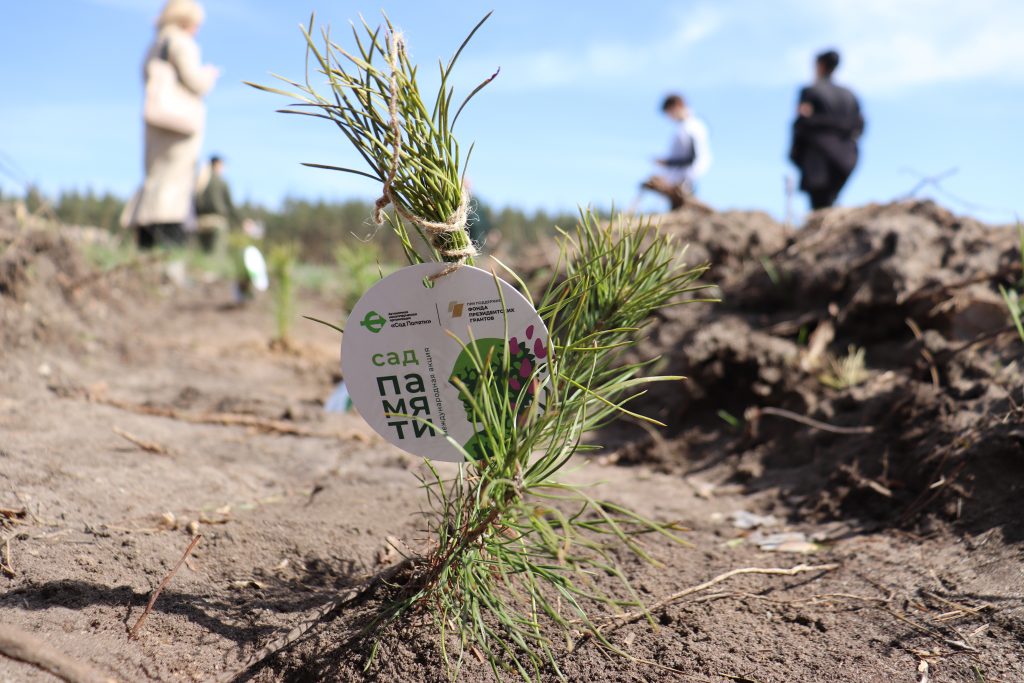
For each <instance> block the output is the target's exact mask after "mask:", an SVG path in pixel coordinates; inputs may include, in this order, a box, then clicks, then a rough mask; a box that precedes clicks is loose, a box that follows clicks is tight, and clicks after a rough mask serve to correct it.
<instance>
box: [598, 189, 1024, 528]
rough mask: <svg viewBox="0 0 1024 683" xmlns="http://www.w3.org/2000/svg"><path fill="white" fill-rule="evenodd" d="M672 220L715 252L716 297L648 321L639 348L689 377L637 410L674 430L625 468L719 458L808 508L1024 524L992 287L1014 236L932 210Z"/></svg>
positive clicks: (1018, 439) (1017, 432) (1007, 366)
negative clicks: (798, 225)
mask: <svg viewBox="0 0 1024 683" xmlns="http://www.w3.org/2000/svg"><path fill="white" fill-rule="evenodd" d="M708 225H713V226H716V227H714V228H713V229H711V232H710V233H709V232H708V230H709V228H708V227H707V226H708ZM672 230H673V231H674V232H675V233H676V234H678V235H679V237H680V239H681V240H683V241H688V242H690V244H691V250H692V251H691V253H695V254H703V253H707V254H709V255H710V256H712V258H717V259H718V266H717V268H716V269H715V270H714V271H712V272H711V274H710V275H709V280H710V281H711V282H714V283H715V284H717V285H718V287H719V288H720V291H721V297H722V302H721V303H718V304H689V305H685V306H680V307H677V308H674V309H669V310H668V311H667V312H665V313H664V314H663V315H662V316H661V319H660V320H659V322H658V324H656V325H655V326H653V327H652V328H651V330H650V334H649V338H648V340H647V341H646V342H645V343H644V344H643V345H642V348H641V349H639V353H640V354H641V355H642V356H646V357H650V356H655V355H660V356H661V357H662V360H661V361H660V362H659V363H658V365H657V366H656V370H657V371H658V372H659V373H669V374H681V375H685V376H686V377H688V380H687V381H686V382H683V383H681V384H676V383H673V384H671V385H660V386H659V387H657V388H655V390H654V391H652V392H651V393H650V394H649V395H648V396H646V397H643V398H642V399H641V401H640V403H641V406H640V407H641V408H642V409H646V410H647V411H648V412H649V413H652V414H653V415H654V416H655V417H657V418H658V419H660V420H661V421H663V422H665V423H666V424H667V425H669V430H670V434H671V438H670V440H669V441H668V442H667V443H666V442H664V441H663V440H662V439H660V438H655V437H652V436H650V435H647V434H643V435H642V436H640V438H639V441H637V442H635V443H632V444H628V445H625V446H623V447H622V449H621V450H620V452H619V455H618V457H619V461H620V462H655V463H657V466H659V467H660V468H662V469H665V470H668V471H693V470H696V469H702V468H707V467H711V466H713V465H716V464H721V463H725V464H727V465H729V466H730V467H731V472H732V475H731V476H732V479H733V480H735V481H739V482H742V483H743V484H744V485H745V486H747V487H749V488H751V489H764V488H770V487H776V488H777V489H778V490H779V493H780V495H781V496H782V497H783V498H784V499H785V500H786V501H787V502H788V503H789V504H790V505H792V506H793V509H794V514H797V515H800V516H803V517H808V516H811V517H813V516H822V517H855V518H860V519H862V520H869V521H871V522H874V523H885V524H893V523H896V524H904V523H909V522H921V523H925V524H929V523H931V520H932V518H933V516H935V515H937V516H939V517H941V518H944V519H947V520H951V521H953V520H959V521H961V522H966V523H968V524H980V525H988V526H992V525H993V524H996V525H1004V526H1005V527H1006V528H1005V529H1004V530H1005V531H1006V532H1007V533H1008V534H1009V536H1011V537H1016V538H1020V537H1022V535H1024V525H1021V522H1020V520H1019V518H1018V516H1017V515H1016V514H1014V513H1011V512H1010V510H1011V509H1012V505H1010V502H1011V501H1012V500H1013V499H1014V497H1015V496H1017V495H1018V493H1017V489H1018V487H1019V485H1020V482H1021V481H1024V411H1022V409H1021V407H1020V404H1021V403H1022V402H1024V396H1021V386H1022V382H1024V374H1022V367H1021V352H1022V346H1021V341H1020V340H1019V339H1017V338H1016V334H1015V331H1014V330H1013V329H1012V328H1011V327H1010V325H1009V318H1008V314H1007V311H1006V309H1005V307H1004V305H1003V301H1002V299H1001V297H1000V295H999V293H998V286H999V285H1011V284H1012V283H1013V281H1015V280H1016V279H1017V278H1018V277H1019V275H1020V255H1019V253H1018V251H1017V244H1018V243H1017V235H1016V232H1015V231H1014V230H1012V229H1010V228H1008V227H1007V228H997V227H990V226H987V225H984V224H981V223H979V222H977V221H975V220H972V219H969V218H963V217H958V216H955V215H953V214H952V213H950V212H949V211H947V210H945V209H943V208H941V207H939V206H936V205H935V204H933V203H930V202H904V203H893V204H886V205H871V206H866V207H862V208H857V209H834V210H831V211H825V212H819V213H817V214H814V215H812V217H811V218H810V220H809V221H808V223H807V225H806V226H805V227H804V228H803V229H801V230H797V231H788V230H785V229H784V228H782V227H781V226H778V225H772V224H771V223H770V221H769V222H767V223H766V222H765V219H764V218H763V217H760V218H758V219H757V220H752V219H751V218H750V217H749V216H746V215H744V214H731V215H730V214H720V215H719V216H717V217H716V218H714V219H710V218H709V219H707V220H706V222H705V223H702V222H701V221H699V220H693V219H688V220H681V221H677V222H676V223H675V224H673V225H672ZM762 233H763V234H765V235H766V236H767V237H764V238H761V237H756V238H755V235H761V234H762ZM724 235H731V237H729V238H727V239H721V237H722V236H724ZM702 241H707V242H709V243H710V246H703V245H702V244H701V243H702ZM757 244H763V245H765V248H766V250H765V251H762V252H761V253H760V254H759V253H757V251H756V250H755V249H754V248H753V246H754V245H757ZM773 246H774V247H776V248H775V250H774V251H771V247H773ZM858 352H859V353H861V354H863V356H862V358H863V362H861V361H859V360H858ZM637 434H639V432H637ZM618 437H620V438H621V434H620V435H618ZM986 528H988V527H986Z"/></svg>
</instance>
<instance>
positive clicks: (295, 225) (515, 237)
mask: <svg viewBox="0 0 1024 683" xmlns="http://www.w3.org/2000/svg"><path fill="white" fill-rule="evenodd" d="M0 200H7V201H11V200H22V201H24V202H25V208H26V209H27V210H28V212H29V213H39V212H43V213H47V214H52V215H53V216H54V217H56V218H57V219H58V220H60V221H61V222H62V223H66V224H69V225H80V226H91V227H98V228H104V229H106V230H109V231H111V232H115V233H117V232H121V231H122V230H121V227H120V225H119V219H120V215H121V211H122V210H123V208H124V205H125V200H124V199H123V198H121V197H118V196H116V195H114V194H111V193H109V192H104V193H99V192H95V191H93V190H84V191H82V190H77V189H76V190H64V191H62V192H61V193H60V194H59V195H58V196H56V197H47V196H46V195H44V194H43V193H42V192H40V191H39V190H38V188H36V187H32V186H30V187H28V188H27V189H26V191H25V193H24V194H22V195H15V194H11V193H9V192H8V193H6V194H5V193H3V192H2V191H0ZM472 208H473V212H472V217H471V220H470V229H471V233H472V234H473V236H474V238H477V239H479V236H480V235H483V234H488V233H489V234H490V235H491V240H490V243H491V244H493V243H494V242H496V241H498V240H500V241H501V243H502V248H503V250H507V251H509V252H512V253H516V252H518V251H519V250H520V248H521V247H522V246H524V245H528V244H535V243H537V241H538V240H540V239H541V238H542V237H544V236H551V235H553V234H554V233H555V226H556V225H557V226H560V227H564V228H568V227H571V226H572V225H575V223H576V220H577V218H578V216H577V214H575V213H561V214H549V213H547V212H545V211H542V210H537V211H532V212H528V211H524V210H522V209H519V208H513V207H504V208H498V207H495V206H492V205H490V204H488V203H486V202H480V201H477V200H473V204H472ZM238 209H239V213H240V214H241V215H242V216H244V217H247V218H253V219H255V220H257V221H259V222H261V223H262V224H263V225H264V228H265V230H266V233H265V234H266V237H265V239H266V242H267V243H268V244H269V245H274V244H292V243H294V244H297V245H298V247H299V256H300V260H302V261H305V262H308V263H332V262H334V260H335V252H336V249H337V248H338V247H339V246H340V245H341V244H346V243H351V242H352V241H353V240H354V239H358V240H360V241H363V242H371V241H373V242H376V243H377V244H378V245H379V246H380V248H382V249H384V250H385V253H384V259H385V260H387V261H394V262H397V261H400V260H401V259H402V256H401V250H400V249H399V248H398V246H397V242H396V241H395V240H377V239H375V238H376V237H377V236H385V235H387V234H388V232H389V231H388V228H387V227H386V226H381V227H380V228H378V227H377V226H375V225H373V222H372V221H371V220H370V215H371V213H372V211H373V204H372V202H367V201H362V200H348V201H342V202H333V201H330V202H329V201H324V200H308V199H298V198H286V199H285V200H284V201H283V202H282V203H281V206H280V208H278V209H272V208H268V207H265V206H262V205H260V204H256V203H253V202H246V203H244V204H240V205H239V206H238ZM385 245H387V247H390V248H387V247H386V246H385ZM392 252H393V253H392Z"/></svg>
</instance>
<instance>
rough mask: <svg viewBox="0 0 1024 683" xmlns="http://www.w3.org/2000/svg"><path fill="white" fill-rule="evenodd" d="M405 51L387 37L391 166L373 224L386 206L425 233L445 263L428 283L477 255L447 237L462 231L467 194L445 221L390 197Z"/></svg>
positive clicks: (396, 38) (397, 156)
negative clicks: (401, 62)
mask: <svg viewBox="0 0 1024 683" xmlns="http://www.w3.org/2000/svg"><path fill="white" fill-rule="evenodd" d="M404 49H405V39H404V37H403V36H402V34H401V33H399V32H394V33H392V34H391V35H390V36H389V40H388V56H387V59H388V66H389V67H390V68H391V79H390V82H389V85H390V89H391V92H390V99H389V101H388V116H389V117H390V119H391V120H390V121H389V125H390V127H391V136H392V138H393V142H392V149H393V152H392V155H391V167H390V168H389V169H388V174H387V176H386V177H385V178H384V187H383V189H382V190H381V196H380V198H379V199H378V200H377V201H376V202H375V203H374V209H373V221H374V222H375V223H376V224H377V225H381V224H383V223H384V209H385V208H387V206H388V205H389V204H390V205H392V206H394V207H395V211H396V212H397V213H398V215H399V216H401V217H402V218H403V219H405V220H407V221H409V222H410V223H413V224H415V225H418V226H419V227H420V228H422V229H423V230H425V231H426V232H427V234H429V235H430V243H431V245H432V246H433V247H434V248H435V249H437V251H438V253H440V254H441V256H442V257H443V258H444V259H445V260H446V261H449V264H448V267H447V268H445V269H444V270H443V271H441V272H439V273H438V274H437V275H435V276H433V277H431V280H436V279H438V278H441V277H444V276H445V275H448V274H449V273H452V272H454V271H455V270H456V269H458V268H459V266H461V265H462V264H463V263H464V262H465V261H466V259H467V258H471V257H473V256H476V255H477V254H478V252H477V250H476V247H474V246H473V243H472V241H470V240H469V239H467V240H466V246H464V247H454V246H452V239H451V237H449V235H451V234H452V233H457V232H461V231H463V230H465V229H466V221H467V220H468V217H469V193H468V192H466V189H465V188H463V190H462V198H461V201H460V202H459V206H458V208H456V209H455V211H453V212H452V213H451V215H450V216H448V219H447V220H444V221H431V220H428V219H426V218H424V217H423V216H417V215H415V214H413V213H411V212H409V211H407V210H406V209H405V208H404V207H403V206H402V205H401V204H400V203H399V202H397V201H395V198H394V195H393V194H392V191H391V189H392V185H393V184H394V182H395V176H396V174H397V173H398V164H399V162H400V161H401V158H402V126H401V122H400V121H399V118H398V88H399V85H398V53H399V50H404Z"/></svg>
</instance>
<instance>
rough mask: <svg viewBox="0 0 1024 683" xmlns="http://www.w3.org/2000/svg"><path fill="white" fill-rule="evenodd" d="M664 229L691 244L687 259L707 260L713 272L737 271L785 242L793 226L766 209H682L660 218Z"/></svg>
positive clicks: (715, 273) (780, 246) (711, 272)
mask: <svg viewBox="0 0 1024 683" xmlns="http://www.w3.org/2000/svg"><path fill="white" fill-rule="evenodd" d="M657 222H658V225H659V227H660V228H661V230H662V231H663V232H666V233H668V234H670V235H672V236H673V237H675V238H676V240H677V242H678V243H679V244H686V245H688V247H687V251H686V260H687V262H689V263H692V264H698V263H708V264H710V265H711V268H710V275H711V276H712V277H715V276H717V275H718V274H720V273H732V272H737V271H739V270H741V269H742V268H744V267H745V266H748V265H750V264H756V263H758V262H759V261H760V259H762V258H764V257H766V256H770V255H772V254H774V253H776V252H778V251H779V250H780V249H782V248H784V247H785V246H786V243H787V241H788V240H789V239H790V237H791V236H792V235H793V230H792V228H788V227H786V226H784V225H782V224H780V223H778V222H776V221H775V220H774V219H773V218H772V217H771V216H769V215H768V214H766V213H764V212H763V211H725V212H722V213H711V214H709V213H705V212H703V211H697V210H693V209H686V208H684V209H682V210H680V211H675V212H673V213H670V214H666V215H664V216H662V217H661V219H660V221H657Z"/></svg>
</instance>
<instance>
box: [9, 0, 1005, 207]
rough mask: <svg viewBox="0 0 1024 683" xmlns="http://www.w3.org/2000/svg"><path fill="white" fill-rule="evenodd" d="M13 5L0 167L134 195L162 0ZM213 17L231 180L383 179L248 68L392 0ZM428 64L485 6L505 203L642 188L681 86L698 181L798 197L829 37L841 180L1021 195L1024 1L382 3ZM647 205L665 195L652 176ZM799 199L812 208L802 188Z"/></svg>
mask: <svg viewBox="0 0 1024 683" xmlns="http://www.w3.org/2000/svg"><path fill="white" fill-rule="evenodd" d="M4 5H5V7H4V9H3V22H2V23H0V92H2V93H3V95H2V99H0V187H2V188H4V189H5V190H8V191H10V190H15V189H17V183H18V182H24V181H31V182H35V183H37V184H39V185H41V186H42V187H43V189H44V190H46V191H47V192H55V191H57V190H59V189H61V188H73V187H77V188H86V187H92V188H94V189H96V190H113V191H115V192H117V193H119V194H122V195H127V194H129V193H130V192H131V191H132V190H133V189H134V188H135V187H136V186H137V184H138V183H139V181H140V179H141V164H142V162H141V158H142V144H141V141H142V125H141V120H140V109H141V95H142V86H141V64H140V62H141V59H142V56H143V54H144V52H145V50H146V47H147V45H148V43H149V42H150V40H151V39H152V33H153V29H152V25H153V19H154V17H155V16H156V14H157V13H158V11H159V8H160V6H161V5H162V2H161V1H160V0H34V1H32V2H15V1H14V0H7V1H6V2H4ZM205 5H206V8H207V15H208V17H207V22H206V24H205V25H204V26H203V29H202V31H201V33H200V35H199V40H200V44H201V46H202V49H203V56H204V59H205V60H206V61H209V62H212V63H214V64H217V65H218V66H220V67H221V68H222V69H223V76H222V79H221V82H220V84H219V85H218V87H217V89H216V90H215V91H214V93H213V94H212V95H211V96H210V98H209V100H208V103H209V109H210V118H209V124H208V130H207V137H206V148H207V151H217V152H220V153H222V154H223V155H225V156H226V157H227V158H228V173H229V177H230V179H231V181H232V185H233V187H234V190H235V192H236V194H237V195H239V196H240V197H247V198H250V199H253V200H256V201H260V202H263V203H266V204H270V205H274V204H276V203H278V202H279V201H280V200H281V199H282V198H283V197H285V196H289V195H291V196H303V197H310V198H327V199H339V200H341V199H348V198H352V197H364V198H371V197H373V196H375V193H376V191H377V189H378V188H376V187H375V186H374V184H373V183H372V182H370V181H368V180H365V179H360V178H354V177H349V176H345V175H342V174H338V173H332V172H328V171H319V170H313V169H307V168H304V167H302V166H300V165H299V162H302V161H314V162H321V163H328V164H338V165H349V164H353V163H355V162H356V157H355V155H354V152H352V150H351V149H349V148H348V146H347V142H346V141H345V140H344V139H343V138H342V136H341V135H340V133H338V132H337V131H336V130H335V129H333V128H332V127H331V126H330V124H327V123H326V122H323V121H318V120H313V119H305V118H301V117H288V116H283V115H280V114H275V113H274V110H275V109H276V108H278V107H280V106H283V105H284V104H285V103H286V102H285V100H283V99H282V98H276V97H274V96H271V95H267V94H265V93H260V92H257V91H255V90H253V89H251V88H248V87H246V86H245V85H243V84H242V81H243V80H256V81H259V82H266V83H269V82H271V79H270V77H269V75H268V73H269V72H277V73H281V74H282V75H286V76H292V77H298V76H301V74H302V70H303V64H304V48H303V39H302V37H301V35H300V33H299V31H298V28H297V27H298V24H300V23H303V22H305V21H306V20H307V19H308V17H309V13H310V11H311V10H315V11H316V13H317V18H318V22H320V23H323V24H331V25H332V26H333V28H334V34H335V36H336V37H341V36H343V35H344V31H345V30H347V26H348V20H349V19H356V18H357V17H358V15H359V14H360V13H362V14H364V15H365V16H366V17H367V19H368V20H369V21H371V22H375V21H376V19H377V17H378V16H379V14H378V13H379V10H380V5H379V4H377V3H368V2H363V1H360V0H353V1H348V2H341V1H335V2H322V1H320V0H312V1H310V2H294V1H289V2H282V1H280V0H207V2H205ZM386 9H387V10H388V12H389V14H390V16H391V17H392V19H393V20H394V21H395V22H396V23H397V24H399V25H400V26H401V27H402V28H403V29H404V30H405V33H406V35H407V39H408V41H409V46H410V51H411V53H412V55H413V58H414V59H416V60H418V61H419V62H420V63H422V64H425V65H426V64H432V63H435V62H436V60H437V58H439V57H447V56H448V55H449V54H450V53H451V51H452V50H453V49H454V48H455V47H456V46H457V45H458V43H459V42H460V41H461V39H462V37H463V36H464V34H465V33H466V32H467V31H468V30H469V29H470V28H471V27H472V25H473V24H474V23H475V22H476V21H477V20H478V19H479V18H480V17H481V16H482V15H483V14H484V13H485V12H486V11H487V10H489V9H495V13H494V16H493V17H492V18H491V20H490V21H489V22H488V23H487V24H486V25H485V27H484V28H483V29H482V30H481V32H480V33H479V34H478V35H477V37H476V38H475V39H474V42H473V43H472V44H471V45H470V47H469V48H468V49H467V51H466V52H465V53H464V60H463V61H462V63H461V67H460V71H459V79H458V85H459V86H460V87H462V88H463V91H464V92H465V91H467V90H468V88H471V87H472V86H473V85H474V84H475V83H476V82H477V81H479V80H481V79H483V78H484V77H486V76H488V75H490V74H491V73H492V72H493V71H494V69H495V68H496V67H499V66H500V67H501V75H500V76H499V78H498V79H497V80H496V81H495V82H494V83H493V84H492V85H491V86H490V87H488V88H487V89H486V90H484V91H483V92H482V93H481V94H480V95H479V96H478V97H477V98H476V99H475V100H474V102H473V103H472V104H471V105H470V108H468V109H467V111H466V112H465V113H464V114H463V117H462V118H461V119H460V121H459V128H460V129H461V130H459V131H458V132H459V134H460V137H461V138H462V139H463V140H464V141H465V142H466V143H468V142H470V141H475V143H476V149H475V151H474V153H473V159H472V160H471V167H470V170H469V175H470V176H471V178H472V180H473V183H474V187H475V189H476V191H477V193H478V194H479V195H480V196H481V197H483V198H485V199H488V200H490V201H492V202H495V203H498V204H502V205H503V204H512V205H516V206H521V207H524V208H535V207H540V208H545V209H572V208H574V207H575V206H576V205H578V204H587V203H594V204H597V205H600V206H607V205H609V204H610V203H612V202H615V203H616V204H617V205H619V206H624V205H628V204H630V203H631V202H632V200H633V198H634V197H635V194H636V186H637V183H638V182H639V181H640V180H641V179H642V178H643V177H644V176H645V175H647V174H648V173H649V172H650V171H651V165H650V160H651V159H652V158H653V157H655V156H658V155H660V154H661V153H662V152H663V148H664V147H665V146H666V144H667V139H668V136H669V135H670V132H671V131H670V127H669V124H668V122H667V121H665V120H664V119H663V118H662V117H661V116H660V113H659V108H658V105H659V103H660V100H661V98H662V97H663V96H664V95H665V94H666V93H668V92H671V91H679V92H682V93H684V94H685V95H686V96H687V98H688V99H689V100H690V101H691V102H692V104H693V107H694V109H695V110H696V111H697V113H698V114H699V115H700V116H701V117H702V118H704V119H705V121H706V122H707V123H708V126H709V127H710V130H711V136H712V146H713V151H714V157H715V162H714V165H713V166H712V168H711V171H710V172H709V174H708V176H707V177H706V179H705V180H704V181H703V182H702V183H701V186H700V188H699V191H700V194H701V196H702V197H703V198H704V199H705V200H707V201H709V202H710V203H711V204H713V205H715V206H717V207H720V208H757V209H764V210H767V211H770V212H771V213H773V214H775V215H776V216H781V215H782V213H783V211H784V206H785V204H784V191H783V187H784V180H783V179H784V176H785V175H786V174H787V173H789V174H791V173H793V169H792V168H791V167H790V166H789V165H788V163H787V161H786V150H787V145H788V133H789V123H790V120H791V118H792V113H793V108H794V99H795V94H796V90H797V88H798V87H799V85H800V84H801V83H802V82H804V81H805V80H807V78H808V76H809V72H810V62H811V60H812V57H813V55H814V53H815V52H816V51H818V50H819V49H821V48H823V47H829V46H835V47H837V48H838V49H839V50H840V51H841V52H842V53H843V56H844V63H843V65H842V66H841V67H840V70H839V72H838V74H837V80H839V81H841V82H844V83H847V84H849V85H851V86H852V87H853V88H854V89H855V90H856V91H857V92H858V93H859V94H860V96H861V99H862V103H863V107H864V110H865V112H866V115H867V118H868V130H867V134H866V137H865V140H864V145H863V149H862V163H861V166H860V167H859V169H858V170H857V172H856V174H855V175H854V177H853V179H852V180H851V181H850V183H849V185H848V186H847V189H846V191H845V192H844V194H843V196H842V197H841V203H843V204H847V205H851V204H860V203H863V202H867V201H876V200H877V201H884V200H888V199H891V198H893V197H896V196H898V195H901V194H903V193H905V192H906V191H907V190H909V189H910V188H911V187H912V186H913V185H914V184H915V177H914V176H913V175H912V173H911V171H910V170H908V169H913V170H915V171H919V172H922V173H926V174H936V173H939V172H941V171H944V170H946V169H949V168H952V167H956V168H958V169H959V170H958V172H957V173H956V175H954V176H952V177H950V178H949V179H947V180H945V181H944V182H943V187H944V188H945V190H946V191H948V192H949V193H951V194H952V196H954V197H956V198H959V199H962V200H964V201H967V202H970V205H969V206H968V205H965V204H956V203H955V202H950V203H952V205H953V206H954V207H956V208H959V209H960V210H962V211H964V212H966V213H973V214H976V215H978V216H980V217H982V218H985V219H988V220H992V221H998V222H1007V221H1011V220H1013V218H1014V215H1015V214H1020V215H1024V195H1022V192H1021V188H1022V185H1024V183H1022V180H1024V171H1022V164H1021V156H1022V152H1024V144H1022V143H1021V139H1024V136H1022V135H1021V133H1020V130H1019V129H1020V127H1021V113H1022V112H1024V40H1021V36H1022V35H1024V3H1020V2H1018V1H1017V0H976V1H974V2H971V3H965V2H958V1H956V0H936V1H933V2H926V1H924V0H901V1H900V2H892V1H891V0H860V1H859V2H852V1H849V2H848V1H840V0H809V1H808V0H780V1H778V2H773V3H764V2H754V1H719V2H705V1H695V2H670V3H669V2H652V1H649V0H632V1H631V2H628V3H624V2H621V1H618V2H610V1H609V2H606V1H604V0H592V1H591V2H586V3H584V2H562V3H553V2H550V0H548V1H538V0H520V1H518V2H509V1H507V0H506V1H505V2H494V1H493V0H492V3H491V4H483V3H477V2H459V3H456V2H432V3H426V2H422V1H421V2H411V1H406V0H400V1H396V2H391V3H388V4H387V5H386ZM644 206H645V207H651V208H654V207H658V206H661V204H660V203H659V202H656V201H654V199H653V198H650V199H648V200H646V202H645V204H644ZM796 206H797V208H798V209H799V210H801V211H802V210H804V207H805V203H804V200H803V199H802V198H799V199H798V201H797V205H796Z"/></svg>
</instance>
